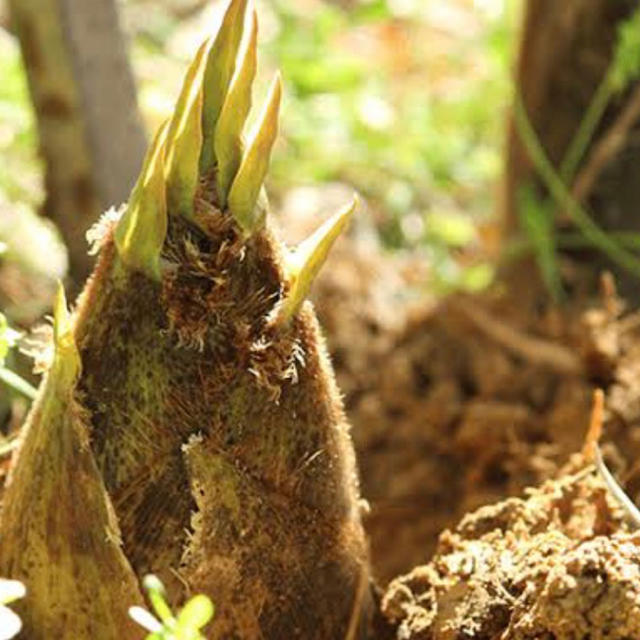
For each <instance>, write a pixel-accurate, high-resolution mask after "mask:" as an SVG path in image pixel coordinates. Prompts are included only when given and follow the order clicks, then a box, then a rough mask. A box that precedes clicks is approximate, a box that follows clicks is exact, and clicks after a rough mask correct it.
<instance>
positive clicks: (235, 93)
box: [214, 11, 258, 209]
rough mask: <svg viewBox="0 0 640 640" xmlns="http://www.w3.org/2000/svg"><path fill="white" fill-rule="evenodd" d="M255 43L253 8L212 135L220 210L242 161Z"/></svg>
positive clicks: (255, 51)
mask: <svg viewBox="0 0 640 640" xmlns="http://www.w3.org/2000/svg"><path fill="white" fill-rule="evenodd" d="M257 46H258V17H257V15H256V12H255V11H254V12H253V17H252V23H251V35H250V37H249V42H248V43H247V47H246V49H245V52H244V56H243V59H242V62H241V64H240V68H239V69H238V70H237V71H236V74H235V75H234V77H233V80H232V82H231V87H230V89H229V93H228V94H227V98H226V100H225V101H224V105H223V106H222V111H221V113H220V118H219V120H218V124H217V126H216V132H215V137H214V138H215V139H214V147H215V154H216V160H217V162H218V174H217V187H218V204H219V206H220V208H221V209H224V207H225V206H226V204H227V194H228V192H229V187H230V186H231V183H232V181H233V179H234V177H235V175H236V173H237V171H238V168H239V167H240V161H241V160H242V146H243V143H242V130H243V129H244V124H245V122H246V120H247V116H248V115H249V110H250V109H251V86H252V85H253V80H254V78H255V75H256V66H257Z"/></svg>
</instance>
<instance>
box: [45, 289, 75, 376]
mask: <svg viewBox="0 0 640 640" xmlns="http://www.w3.org/2000/svg"><path fill="white" fill-rule="evenodd" d="M53 342H54V349H55V352H54V359H53V374H52V379H53V381H54V382H55V384H57V385H58V384H59V385H61V386H62V387H64V388H69V387H71V385H72V384H73V383H74V382H75V380H76V378H77V377H78V375H79V374H80V366H81V365H80V353H79V351H78V347H77V345H76V341H75V337H74V335H73V322H72V321H71V314H70V313H69V309H68V308H67V298H66V296H65V293H64V287H63V286H62V283H61V282H59V283H58V292H57V294H56V300H55V304H54V309H53Z"/></svg>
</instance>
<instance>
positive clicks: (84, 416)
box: [0, 285, 142, 640]
mask: <svg viewBox="0 0 640 640" xmlns="http://www.w3.org/2000/svg"><path fill="white" fill-rule="evenodd" d="M74 330H75V322H74V321H72V318H71V316H70V314H69V311H68V309H67V303H66V300H65V294H64V289H63V288H62V285H59V287H58V294H57V297H56V301H55V304H54V324H53V333H54V347H55V354H54V359H53V363H52V365H51V367H50V369H49V371H48V372H47V374H46V375H45V378H44V380H43V382H42V384H41V387H40V390H39V393H38V397H37V399H36V401H35V403H34V405H33V408H32V410H31V413H30V414H29V417H28V419H27V421H26V423H25V425H24V427H23V430H22V433H21V441H20V446H19V448H18V450H17V452H16V453H15V455H14V458H13V459H12V461H11V469H10V473H9V478H8V480H7V482H6V484H5V487H4V491H3V496H2V498H3V503H2V509H3V510H2V516H3V517H2V519H0V537H1V538H2V545H0V574H1V575H6V576H9V577H11V578H13V579H17V580H20V581H21V582H23V583H24V585H25V586H26V588H27V596H26V599H25V600H24V602H22V603H19V604H17V605H16V609H17V612H18V613H19V615H20V617H21V618H22V622H23V624H24V628H23V636H22V637H25V638H34V639H36V640H40V639H44V638H74V640H93V639H95V638H119V639H121V640H136V639H137V638H139V637H140V632H139V630H138V629H136V628H135V625H134V623H133V622H132V621H130V620H129V619H128V616H127V608H128V607H129V606H130V605H132V604H138V603H139V604H142V595H141V594H140V592H139V589H138V585H137V579H136V575H135V574H134V572H133V570H132V569H131V566H130V564H129V562H128V560H127V558H126V557H125V555H124V553H123V551H122V547H121V542H120V530H119V527H118V522H117V519H116V516H115V513H114V510H113V505H112V503H111V500H110V498H109V496H108V494H107V492H106V490H105V485H104V482H103V479H102V476H101V474H100V471H99V469H98V467H97V466H96V463H95V459H94V457H93V454H92V452H91V447H90V442H89V424H90V415H89V412H88V411H87V410H86V409H85V408H84V407H82V406H81V405H80V403H79V400H78V396H80V395H81V394H76V385H77V379H78V377H79V376H80V375H81V371H80V357H79V354H78V349H77V346H76V343H75V339H74ZM0 635H1V634H0Z"/></svg>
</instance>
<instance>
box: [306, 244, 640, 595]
mask: <svg viewBox="0 0 640 640" xmlns="http://www.w3.org/2000/svg"><path fill="white" fill-rule="evenodd" d="M348 240H349V239H345V240H343V241H342V244H341V245H338V246H337V247H336V253H335V255H334V256H332V259H331V263H330V265H329V266H328V268H327V270H326V271H325V273H324V274H323V276H322V277H321V278H320V279H319V281H318V282H317V284H316V288H315V291H314V303H315V306H316V309H317V312H318V315H319V318H320V322H321V326H322V327H323V329H324V331H325V332H326V335H327V340H328V346H329V349H330V352H331V355H332V359H333V363H334V367H335V369H336V374H337V379H338V383H339V385H340V388H341V390H342V391H343V392H344V393H345V405H346V408H347V413H348V417H349V420H350V421H351V423H352V425H353V431H352V433H353V437H354V442H355V445H356V449H357V457H358V463H359V466H360V473H361V482H362V490H363V495H364V497H365V498H366V499H367V500H368V501H369V503H370V506H371V511H370V514H369V516H368V517H367V520H366V523H365V524H366V527H367V530H368V533H369V536H370V540H371V546H372V557H373V563H374V570H375V572H376V575H377V577H378V579H379V580H380V581H381V582H382V583H384V582H386V581H388V580H390V579H391V578H393V577H394V576H396V575H399V574H400V573H405V572H407V571H409V570H410V569H411V567H413V566H415V565H416V564H422V563H425V562H426V561H427V560H428V559H429V557H430V555H431V553H432V552H433V550H434V548H435V545H436V541H437V538H438V535H439V534H440V532H441V531H442V530H443V529H445V528H447V527H451V526H453V524H454V523H455V522H457V521H458V520H460V519H461V518H462V517H463V516H464V514H465V513H468V512H470V511H473V510H474V509H476V508H478V507H479V506H481V505H484V504H489V503H491V502H495V501H497V500H500V499H503V498H504V497H505V496H517V495H520V494H521V493H522V491H523V490H524V489H525V488H526V487H530V486H536V485H538V484H540V483H541V482H543V481H545V480H547V479H549V478H552V477H556V476H557V473H558V471H559V469H560V468H561V466H562V465H563V464H564V461H565V460H566V459H567V457H568V456H569V455H570V454H571V453H572V452H574V451H576V450H578V449H579V448H580V446H581V443H582V439H583V437H584V429H585V426H586V424H587V423H588V420H589V413H590V408H591V398H592V394H593V390H594V388H596V387H600V388H603V389H604V390H605V394H606V411H605V433H606V439H607V440H611V441H612V442H609V444H608V445H607V446H606V447H605V453H606V455H607V459H608V461H609V464H610V465H611V466H612V468H613V469H614V470H615V471H616V473H617V474H618V477H620V478H621V480H622V481H623V484H624V486H625V488H626V489H627V490H628V491H629V492H630V493H631V495H632V497H634V499H635V498H638V494H639V493H640V464H638V463H637V462H636V461H637V460H639V459H640V428H639V426H640V402H639V401H638V398H640V339H639V338H640V320H639V318H638V315H637V314H635V313H631V312H629V311H628V310H625V308H624V305H623V304H622V303H621V302H620V301H619V300H618V299H617V298H616V296H615V294H614V292H613V291H612V290H611V287H610V283H609V285H608V289H607V290H608V293H607V294H606V295H604V296H603V298H602V299H600V300H593V299H591V300H589V299H588V298H587V296H586V295H585V294H584V291H582V290H578V287H577V285H576V287H575V290H574V291H573V293H574V299H576V300H582V301H585V300H587V302H581V303H573V304H571V305H567V306H565V307H563V308H558V307H554V306H552V305H550V304H549V303H548V299H547V297H546V296H545V295H544V294H540V295H536V294H535V293H533V292H535V291H540V289H538V288H537V287H536V286H534V285H533V283H532V286H531V287H530V288H526V287H522V288H521V290H514V288H511V289H509V288H508V286H507V285H505V284H501V285H499V286H495V287H494V288H493V289H492V290H490V291H489V292H487V293H484V294H482V295H476V296H473V297H470V296H462V295H454V296H450V297H448V298H446V299H444V300H443V301H441V302H440V303H434V301H433V300H428V301H427V302H425V303H422V304H421V306H418V305H416V304H415V303H413V302H412V300H411V297H410V296H407V295H406V291H407V288H408V284H410V280H411V277H412V269H411V265H410V264H408V263H407V262H406V261H405V262H403V261H402V260H400V259H397V258H396V259H394V260H393V261H391V260H385V259H384V255H382V254H381V252H380V251H377V252H375V251H374V250H373V249H372V250H371V251H370V252H369V256H368V257H367V255H366V254H365V255H363V253H362V252H361V251H360V252H359V251H357V250H355V249H354V244H353V243H354V238H353V236H352V238H351V243H352V244H351V245H349V244H348ZM374 258H375V259H374ZM532 273H533V272H532ZM575 280H576V281H578V282H579V281H580V280H581V277H580V275H579V274H578V275H577V276H576V278H575ZM589 287H591V284H589ZM584 288H586V287H583V289H584ZM591 290H592V289H591ZM401 292H405V295H404V297H403V296H402V293H401ZM417 297H418V296H415V297H414V300H415V299H416V298H417ZM516 302H517V304H516Z"/></svg>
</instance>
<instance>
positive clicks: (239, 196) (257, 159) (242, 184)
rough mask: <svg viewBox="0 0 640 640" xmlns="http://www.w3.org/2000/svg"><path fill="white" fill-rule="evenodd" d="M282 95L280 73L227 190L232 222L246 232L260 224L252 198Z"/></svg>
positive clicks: (273, 137)
mask: <svg viewBox="0 0 640 640" xmlns="http://www.w3.org/2000/svg"><path fill="white" fill-rule="evenodd" d="M281 96H282V82H281V80H280V74H276V77H275V79H274V80H273V82H272V84H271V88H270V90H269V95H268V97H267V101H266V103H265V106H264V110H263V112H262V115H261V117H260V120H259V121H258V123H257V125H256V127H255V129H254V132H253V135H252V136H251V139H250V141H249V144H248V146H247V150H246V152H245V155H244V158H243V159H242V163H241V164H240V168H239V169H238V173H237V175H236V177H235V179H234V181H233V184H232V185H231V191H229V209H230V210H231V213H232V214H233V217H234V218H235V219H236V222H237V223H238V224H239V225H240V227H241V228H242V229H243V230H244V231H245V233H247V234H250V233H252V232H253V231H255V230H256V229H258V228H260V227H261V226H262V225H263V224H264V215H263V214H262V213H261V212H262V209H261V208H259V207H256V201H257V200H258V196H259V194H260V189H261V188H262V183H263V181H264V177H265V175H266V174H267V169H268V168H269V160H270V158H271V150H272V149H273V144H274V142H275V141H276V136H277V134H278V113H279V111H280V99H281Z"/></svg>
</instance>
